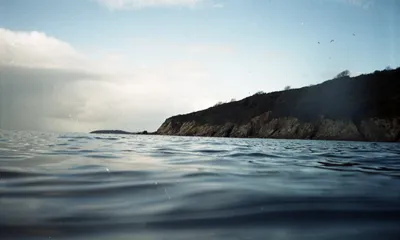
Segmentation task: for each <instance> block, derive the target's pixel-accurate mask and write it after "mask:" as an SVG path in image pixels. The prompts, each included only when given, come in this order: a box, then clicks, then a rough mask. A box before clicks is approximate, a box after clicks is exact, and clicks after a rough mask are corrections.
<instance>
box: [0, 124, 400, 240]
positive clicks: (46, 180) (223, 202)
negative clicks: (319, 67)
mask: <svg viewBox="0 0 400 240" xmlns="http://www.w3.org/2000/svg"><path fill="white" fill-rule="evenodd" d="M0 239H2V240H5V239H89V240H91V239H96V240H98V239H99V240H102V239H113V240H114V239H115V240H119V239H138V240H142V239H146V240H155V239H173V240H175V239H176V240H180V239H206V240H212V239H218V240H219V239H224V240H225V239H229V240H231V239H243V240H245V239H280V240H283V239H284V240H288V239H307V240H310V239H318V240H321V239H341V240H345V239H363V240H364V239H379V240H384V239H393V240H399V239H400V144H399V143H374V142H346V141H309V140H273V139H232V138H206V137H178V136H155V135H154V136H153V135H95V134H85V133H61V134H60V133H44V132H28V131H3V130H1V131H0Z"/></svg>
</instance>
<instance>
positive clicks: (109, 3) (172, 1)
mask: <svg viewBox="0 0 400 240" xmlns="http://www.w3.org/2000/svg"><path fill="white" fill-rule="evenodd" d="M96 1H97V2H99V3H100V4H102V5H104V6H106V7H107V8H109V9H111V10H121V9H142V8H148V7H189V8H192V7H195V6H196V5H198V4H200V3H201V2H204V0H96Z"/></svg>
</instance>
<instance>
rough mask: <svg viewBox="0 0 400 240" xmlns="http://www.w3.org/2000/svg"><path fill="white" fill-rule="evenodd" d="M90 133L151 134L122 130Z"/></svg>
mask: <svg viewBox="0 0 400 240" xmlns="http://www.w3.org/2000/svg"><path fill="white" fill-rule="evenodd" d="M90 133H94V134H144V135H146V134H151V133H148V132H147V131H142V132H127V131H122V130H96V131H92V132H90Z"/></svg>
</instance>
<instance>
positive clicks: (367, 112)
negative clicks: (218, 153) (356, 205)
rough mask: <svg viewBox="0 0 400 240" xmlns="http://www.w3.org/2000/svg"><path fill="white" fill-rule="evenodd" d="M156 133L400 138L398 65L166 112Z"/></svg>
mask: <svg viewBox="0 0 400 240" xmlns="http://www.w3.org/2000/svg"><path fill="white" fill-rule="evenodd" d="M157 133H158V134H165V135H186V136H215V137H260V138H299V139H332V140H363V141H399V140H400V68H398V69H395V70H384V71H375V72H374V73H372V74H365V75H360V76H357V77H349V76H348V74H339V75H338V76H337V78H335V79H332V80H328V81H326V82H323V83H321V84H317V85H313V86H308V87H303V88H299V89H288V90H285V91H279V92H272V93H268V94H266V93H263V92H260V93H257V94H255V95H253V96H250V97H247V98H244V99H242V100H240V101H235V102H229V103H223V104H221V103H220V104H217V105H215V106H214V107H211V108H208V109H206V110H202V111H198V112H193V113H189V114H185V115H178V116H174V117H171V118H168V119H167V120H166V121H165V122H164V123H163V124H162V126H161V127H160V128H159V129H158V130H157Z"/></svg>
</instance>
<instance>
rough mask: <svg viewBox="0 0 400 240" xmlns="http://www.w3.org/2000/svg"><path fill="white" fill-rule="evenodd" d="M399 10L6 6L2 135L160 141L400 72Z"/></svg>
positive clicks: (381, 6)
mask: <svg viewBox="0 0 400 240" xmlns="http://www.w3.org/2000/svg"><path fill="white" fill-rule="evenodd" d="M398 23H400V1H398V0H379V1H378V0H297V1H294V0H69V1H61V0H30V1H28V0H0V129H9V130H39V131H55V132H88V131H91V130H95V129H123V130H128V131H141V130H148V131H155V130H157V128H158V127H159V126H160V125H161V124H162V122H163V121H164V120H165V119H166V118H168V117H170V116H173V115H177V114H184V113H189V112H193V111H197V110H201V109H205V108H208V107H210V106H213V105H214V104H215V103H217V102H220V101H222V102H226V101H230V100H231V99H237V100H239V99H242V98H244V97H247V96H249V95H252V94H254V93H256V92H258V91H264V92H272V91H280V90H283V89H284V87H285V86H291V87H292V88H299V87H303V86H308V85H310V84H317V83H321V82H323V81H325V80H328V79H331V78H332V77H334V76H335V75H336V74H337V73H339V72H341V71H343V70H345V69H348V70H350V72H351V73H352V75H353V76H355V75H359V74H362V73H368V72H373V71H375V70H377V69H384V68H385V67H387V66H391V67H398V66H400V41H398V39H400V27H399V25H398Z"/></svg>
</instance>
